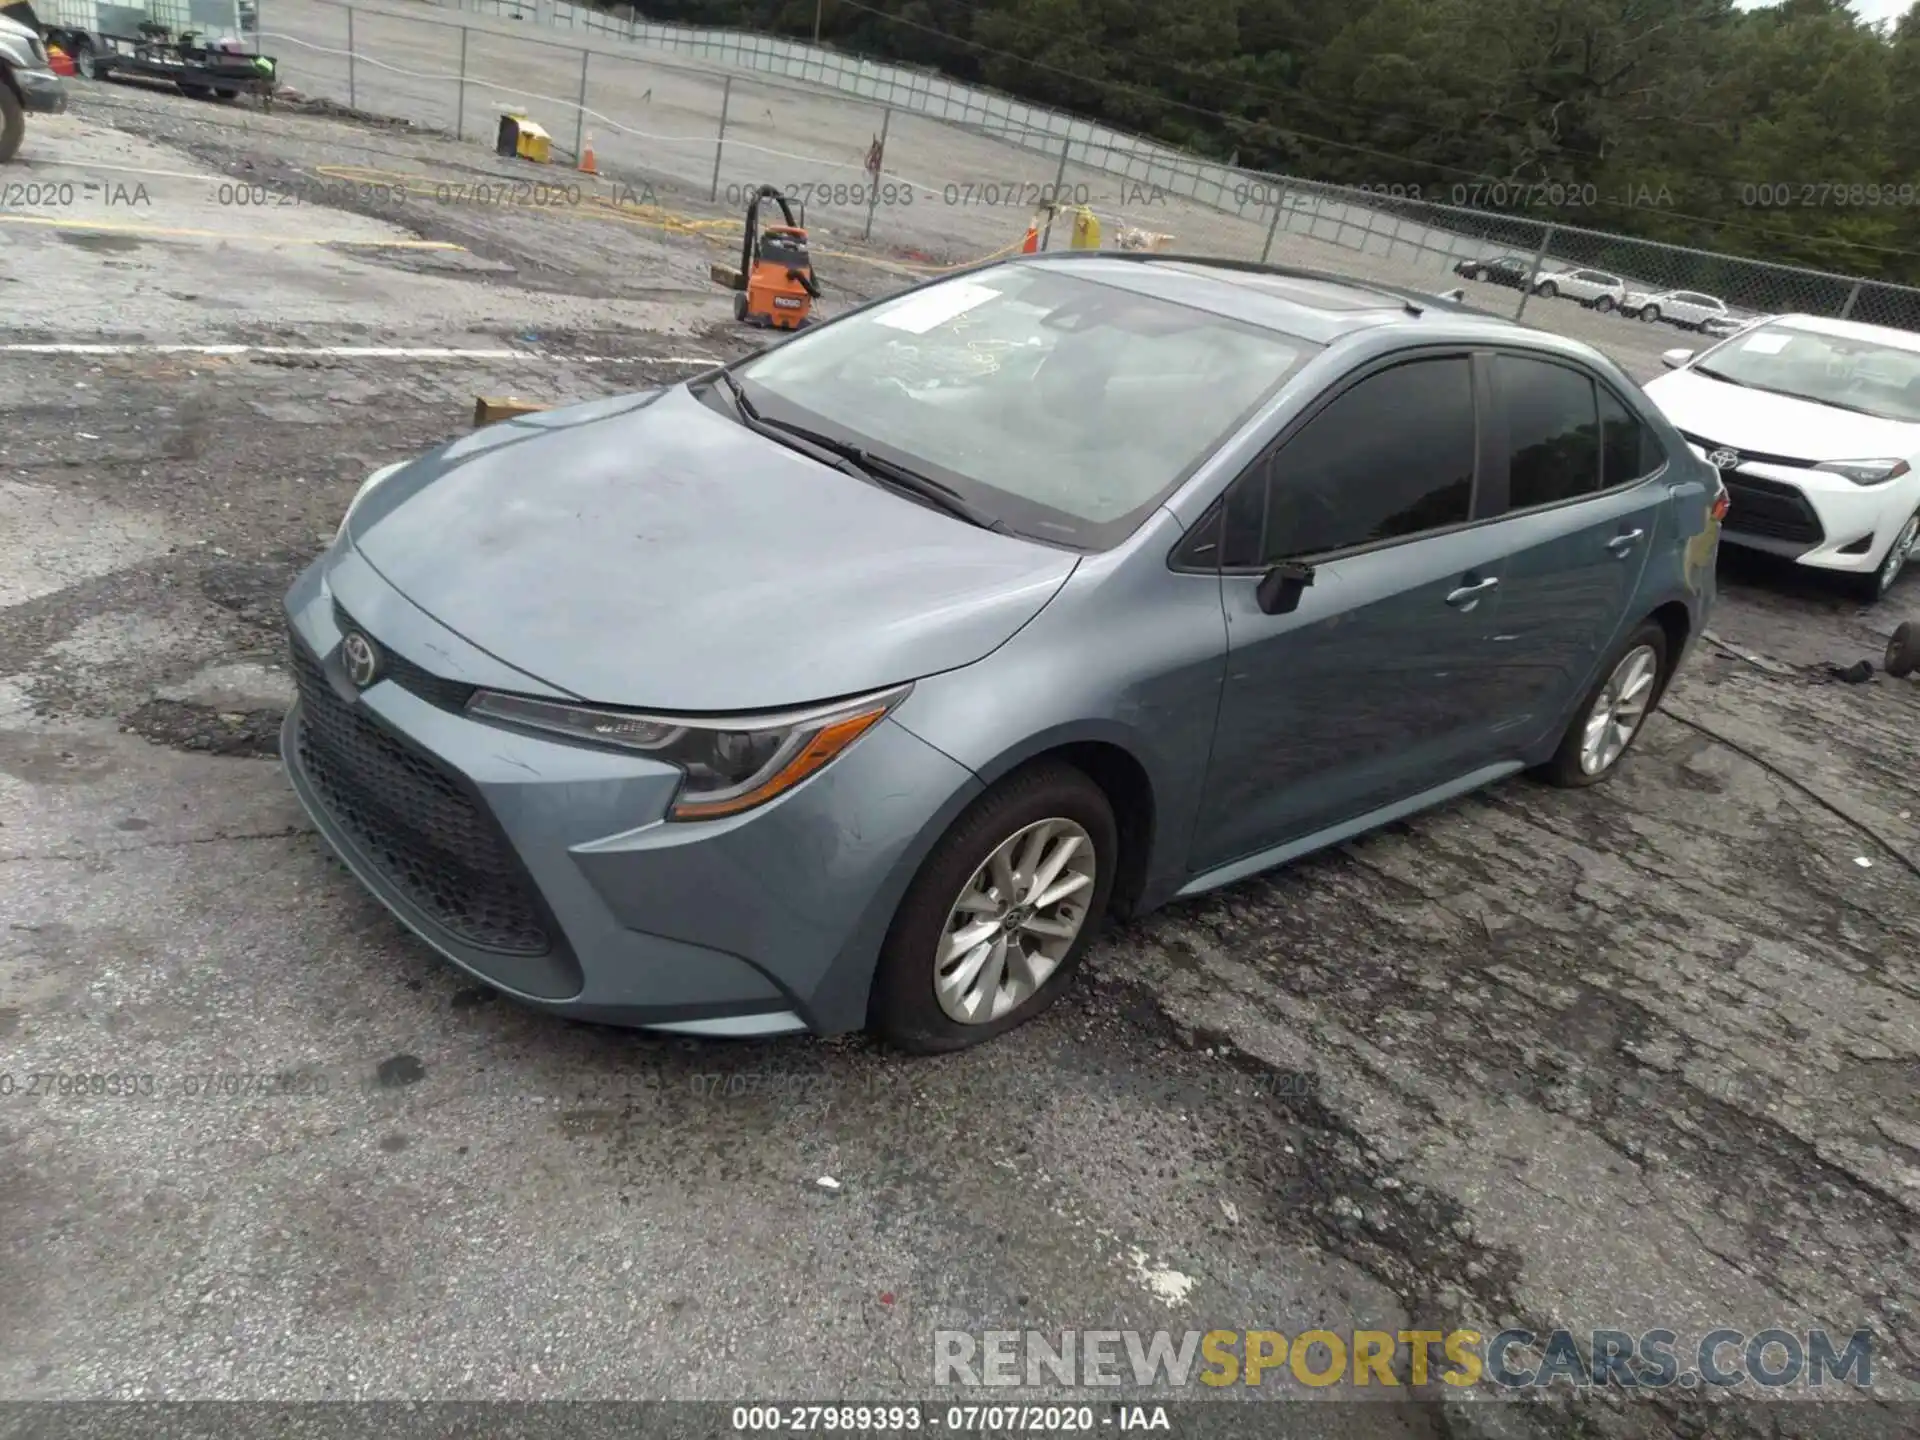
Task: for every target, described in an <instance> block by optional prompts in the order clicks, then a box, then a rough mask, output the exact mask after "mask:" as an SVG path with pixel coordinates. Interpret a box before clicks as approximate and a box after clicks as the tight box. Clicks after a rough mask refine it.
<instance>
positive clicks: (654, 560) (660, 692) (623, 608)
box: [350, 387, 1078, 712]
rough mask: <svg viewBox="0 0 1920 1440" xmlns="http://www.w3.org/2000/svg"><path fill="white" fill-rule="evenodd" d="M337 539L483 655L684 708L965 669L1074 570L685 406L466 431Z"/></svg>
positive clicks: (565, 414)
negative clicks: (346, 540) (347, 541)
mask: <svg viewBox="0 0 1920 1440" xmlns="http://www.w3.org/2000/svg"><path fill="white" fill-rule="evenodd" d="M350 533H351V536H352V541H353V544H354V546H355V548H356V549H357V550H358V551H359V552H360V554H361V555H362V556H363V557H364V558H365V560H366V561H367V562H368V563H369V564H370V565H372V566H373V568H374V569H376V570H377V571H379V572H380V574H381V575H382V576H383V577H384V578H385V579H386V580H387V581H388V583H390V584H391V585H393V586H394V587H395V588H396V589H397V590H399V591H400V592H401V593H402V594H404V595H405V596H406V597H407V598H408V599H409V600H411V601H412V602H413V603H414V604H415V605H417V606H419V607H420V608H421V609H422V610H424V611H426V612H427V613H428V614H429V615H431V616H432V617H433V618H434V619H436V620H438V621H439V622H440V623H441V624H443V625H445V626H447V627H448V628H449V629H452V630H453V631H455V632H456V633H458V634H459V635H460V636H462V637H463V638H464V639H466V640H468V641H469V642H470V643H472V644H474V645H477V646H479V647H480V648H481V649H483V650H485V651H487V652H488V653H490V654H491V655H493V656H494V657H495V658H496V659H499V660H501V661H503V662H505V663H506V664H508V665H511V666H513V667H515V668H516V669H519V670H521V671H523V672H525V673H526V674H529V675H532V676H535V677H536V678H538V679H540V680H542V681H544V682H545V683H547V684H549V685H552V686H554V687H556V688H558V689H560V690H564V691H567V692H568V693H570V694H572V695H575V696H578V697H580V698H583V699H588V700H594V701H598V702H600V703H603V704H609V705H621V706H632V707H636V708H644V709H658V710H668V711H688V712H722V711H734V710H753V709H766V708H773V707H777V706H784V705H795V704H805V703H812V702H814V701H819V700H827V699H834V698H838V697H840V696H843V695H852V694H856V693H858V692H861V691H864V690H871V689H876V688H879V687H882V686H886V685H892V684H895V683H898V682H900V681H904V680H912V679H916V678H918V677H920V676H923V675H929V674H933V673H935V672H937V671H941V670H950V669H954V668H956V667H958V666H962V665H966V664H969V663H970V662H972V661H974V660H978V659H979V658H980V657H982V656H983V655H986V654H988V653H989V652H991V651H992V650H994V649H995V648H996V647H997V646H999V645H1000V644H1002V643H1003V642H1004V641H1005V640H1006V639H1007V638H1008V637H1009V636H1011V635H1012V634H1013V633H1014V632H1015V631H1017V630H1018V629H1019V628H1020V627H1021V626H1022V625H1024V624H1026V623H1027V621H1028V620H1030V619H1032V618H1033V616H1034V615H1035V614H1037V613H1038V612H1039V610H1040V608H1041V607H1042V606H1043V605H1045V604H1046V603H1047V601H1048V600H1049V599H1051V598H1052V596H1053V595H1054V594H1055V593H1056V592H1057V591H1058V590H1059V588H1060V586H1061V585H1062V584H1063V583H1064V582H1065V580H1066V578H1067V577H1068V576H1069V575H1070V574H1071V573H1072V572H1073V569H1074V566H1075V565H1076V564H1077V563H1078V557H1077V556H1076V555H1074V554H1072V553H1069V552H1066V551H1063V550H1059V549H1056V548H1054V547H1051V546H1047V545H1041V544H1039V543H1037V542H1033V541H1028V540H1023V539H1018V538H1014V537H1009V536H1005V535H999V534H995V533H994V532H992V531H988V530H982V529H980V528H978V527H977V526H973V525H970V524H968V523H967V522H965V521H963V520H959V519H956V518H953V517H951V516H948V515H946V514H944V513H942V512H940V511H937V510H933V509H930V508H928V507H927V506H925V505H923V504H920V503H919V502H917V501H914V500H912V499H909V498H907V497H905V496H903V495H901V494H898V493H896V492H893V491H890V490H886V489H882V488H881V487H879V486H877V485H874V484H870V483H868V482H866V481H864V480H861V479H859V478H856V477H854V476H851V475H847V474H844V473H842V472H841V471H838V470H835V469H832V468H830V467H828V466H825V465H822V464H820V463H819V462H817V461H815V460H813V459H810V458H809V457H807V456H805V455H802V454H799V453H797V452H795V451H793V450H789V449H787V448H786V447H785V446H783V445H779V444H776V443H774V442H772V441H770V440H767V439H765V438H763V437H762V436H760V435H757V434H755V433H754V432H753V431H750V430H747V429H745V428H744V427H743V426H741V425H739V424H738V423H737V422H735V421H734V420H732V419H731V418H728V417H726V416H722V415H719V414H716V413H715V412H714V411H713V410H711V409H709V408H708V407H707V406H706V405H705V404H703V403H702V402H701V401H700V400H699V399H698V398H696V397H695V396H693V395H692V394H690V393H689V392H688V391H687V390H686V389H685V387H675V388H673V389H671V390H667V391H657V392H652V393H650V394H645V395H640V396H625V397H621V398H619V399H616V400H602V401H595V402H592V403H589V404H586V405H578V406H571V407H567V408H565V409H560V410H552V411H547V412H545V413H542V414H537V415H531V416H527V417H524V418H522V419H518V420H514V421H511V422H506V423H501V424H496V425H493V426H489V427H487V428H486V429H484V430H480V431H476V432H474V433H472V434H470V435H468V436H465V437H463V438H462V439H460V440H457V441H455V442H453V443H452V444H450V445H446V446H443V447H441V448H440V449H438V450H435V451H432V452H430V453H428V454H427V455H424V456H422V457H420V458H419V459H417V460H415V461H413V462H411V463H410V464H408V465H407V466H405V467H404V468H402V469H401V470H398V471H396V472H394V473H393V474H392V475H391V476H390V477H389V478H388V479H387V480H386V481H384V482H382V483H381V484H380V485H378V486H377V487H375V489H374V490H373V491H372V492H371V493H370V494H369V495H368V496H367V497H366V499H365V500H364V501H363V502H362V504H361V505H359V506H358V507H356V509H355V510H354V512H353V516H352V519H351V521H350Z"/></svg>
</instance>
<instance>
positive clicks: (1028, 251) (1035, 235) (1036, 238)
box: [1020, 221, 1040, 255]
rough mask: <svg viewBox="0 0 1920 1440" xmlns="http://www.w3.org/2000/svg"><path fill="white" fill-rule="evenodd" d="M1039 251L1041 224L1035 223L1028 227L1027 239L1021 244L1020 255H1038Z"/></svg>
mask: <svg viewBox="0 0 1920 1440" xmlns="http://www.w3.org/2000/svg"><path fill="white" fill-rule="evenodd" d="M1039 249H1040V224H1039V222H1038V221H1035V222H1034V223H1033V224H1031V225H1029V226H1027V238H1026V239H1024V240H1022V241H1021V242H1020V253H1021V254H1022V255H1032V254H1035V253H1037V252H1038V251H1039Z"/></svg>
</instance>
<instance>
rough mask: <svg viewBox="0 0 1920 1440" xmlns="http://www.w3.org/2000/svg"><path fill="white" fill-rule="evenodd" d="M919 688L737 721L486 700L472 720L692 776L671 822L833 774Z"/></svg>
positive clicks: (472, 710)
mask: <svg viewBox="0 0 1920 1440" xmlns="http://www.w3.org/2000/svg"><path fill="white" fill-rule="evenodd" d="M912 688H913V687H912V686H910V685H903V686H900V687H899V688H898V689H894V690H888V691H884V692H881V693H879V694H875V695H868V696H865V697H863V698H862V699H859V700H852V701H847V702H845V703H843V704H839V705H834V706H829V707H820V708H815V709H812V710H805V711H790V712H788V713H786V714H782V715H764V716H762V715H755V716H742V717H741V718H739V719H737V720H729V719H707V718H702V719H698V720H684V719H675V718H673V717H671V716H662V715H640V714H635V713H634V712H632V711H628V710H604V709H600V708H598V707H595V706H591V705H568V704H564V703H560V702H556V701H552V700H533V699H529V698H527V697H526V696H523V695H504V694H501V693H499V692H497V691H493V690H482V691H479V692H478V693H477V694H475V695H474V697H473V699H472V700H470V701H468V702H467V711H468V713H469V714H472V715H476V716H481V717H483V718H487V719H493V720H502V721H505V722H507V723H508V724H511V725H524V726H527V727H529V728H531V729H534V730H546V731H550V732H552V733H553V734H556V735H565V736H569V737H571V738H573V739H576V740H586V741H590V742H592V743H594V744H597V745H609V746H612V747H614V748H615V749H620V750H635V751H639V752H641V753H642V754H646V755H651V756H653V757H654V758H655V759H657V760H662V761H665V762H666V763H667V764H669V765H677V766H679V767H680V769H681V770H682V771H684V772H685V774H686V779H685V780H683V781H682V782H681V785H680V792H679V794H677V795H676V796H675V797H674V801H673V805H672V808H671V809H670V810H669V811H668V818H669V819H672V820H711V819H714V818H717V817H719V816H722V815H737V814H739V813H740V812H741V811H743V810H751V809H753V808H754V807H755V806H756V805H764V804H766V802H767V801H769V800H771V799H773V798H774V797H775V796H776V795H783V794H785V793H786V792H787V791H789V790H791V789H792V788H793V787H794V786H796V785H798V784H799V783H800V782H801V781H802V780H805V779H806V778H807V777H808V776H809V775H813V774H816V773H818V772H819V771H821V770H823V769H825V768H826V766H827V765H829V764H831V763H832V762H833V760H834V759H835V758H836V757H838V756H839V755H840V754H841V753H842V752H844V751H845V750H846V749H847V747H848V746H850V745H852V744H853V742H854V741H856V740H858V739H859V738H860V737H861V736H862V735H864V734H866V733H867V731H869V730H871V729H872V728H873V727H874V726H875V725H877V724H879V723H880V722H881V721H882V720H883V719H885V718H886V716H887V712H888V711H890V710H892V709H893V708H894V706H896V705H898V704H899V703H900V702H901V701H902V700H904V699H905V698H906V696H907V692H908V691H909V690H911V689H912Z"/></svg>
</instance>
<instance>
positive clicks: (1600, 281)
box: [1533, 270, 1627, 311]
mask: <svg viewBox="0 0 1920 1440" xmlns="http://www.w3.org/2000/svg"><path fill="white" fill-rule="evenodd" d="M1533 293H1534V294H1536V295H1539V296H1542V297H1544V298H1545V299H1548V300H1551V299H1552V298H1553V297H1554V296H1556V295H1564V296H1566V297H1567V298H1568V299H1569V300H1578V301H1579V302H1580V303H1581V304H1582V305H1585V306H1588V307H1589V308H1591V309H1594V310H1602V311H1605V310H1615V309H1618V308H1619V307H1620V305H1621V303H1622V302H1623V301H1624V300H1625V299H1626V298H1627V282H1626V281H1624V280H1622V279H1621V278H1620V277H1619V276H1618V275H1610V274H1608V273H1607V272H1606V271H1605V270H1550V271H1548V272H1546V273H1545V274H1543V275H1541V276H1540V278H1539V279H1538V280H1536V281H1535V282H1534V286H1533Z"/></svg>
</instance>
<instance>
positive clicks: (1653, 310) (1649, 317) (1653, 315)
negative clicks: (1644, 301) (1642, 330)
mask: <svg viewBox="0 0 1920 1440" xmlns="http://www.w3.org/2000/svg"><path fill="white" fill-rule="evenodd" d="M1640 318H1641V320H1643V321H1644V322H1645V323H1647V324H1648V325H1651V324H1653V322H1654V321H1656V320H1658V319H1659V318H1660V307H1659V306H1658V305H1646V306H1642V307H1641V310H1640Z"/></svg>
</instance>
